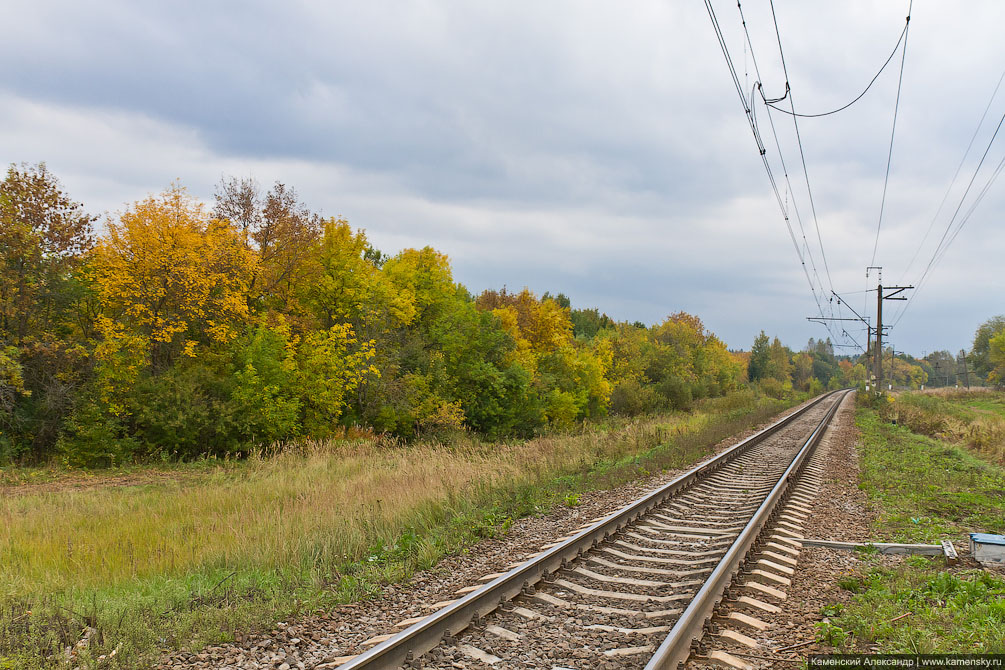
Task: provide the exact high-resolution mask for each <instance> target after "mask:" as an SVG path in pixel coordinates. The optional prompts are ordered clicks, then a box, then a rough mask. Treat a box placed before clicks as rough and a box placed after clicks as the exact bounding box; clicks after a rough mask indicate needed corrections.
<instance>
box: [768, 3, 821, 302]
mask: <svg viewBox="0 0 1005 670" xmlns="http://www.w3.org/2000/svg"><path fill="white" fill-rule="evenodd" d="M768 3H769V5H770V6H771V20H772V22H773V23H774V24H775V38H776V40H777V41H778V55H779V57H780V58H781V61H782V73H783V74H784V75H785V89H786V91H788V96H789V107H790V108H791V109H792V113H793V114H795V112H796V106H795V101H794V99H793V95H792V91H791V87H790V85H789V82H790V80H789V68H788V65H787V64H786V62H785V50H784V49H783V47H782V34H781V30H780V29H779V27H778V14H777V13H776V12H775V0H768ZM792 124H793V126H794V127H795V130H796V143H797V144H798V146H799V158H800V161H801V162H802V166H803V176H804V177H805V178H806V194H807V196H808V197H809V201H810V211H811V213H812V214H813V226H814V227H815V228H816V231H817V243H818V244H819V245H820V258H821V260H822V261H823V264H824V274H825V275H827V284H828V286H829V287H830V289H831V290H832V291H833V290H834V282H833V281H832V280H831V271H830V267H829V266H828V264H827V252H826V251H825V250H824V241H823V236H822V235H821V234H820V221H819V219H818V217H817V206H816V202H815V201H814V199H813V187H812V186H811V185H810V173H809V170H808V169H807V167H806V152H805V151H804V150H803V139H802V136H801V135H800V133H799V119H798V118H797V117H796V116H793V117H792Z"/></svg>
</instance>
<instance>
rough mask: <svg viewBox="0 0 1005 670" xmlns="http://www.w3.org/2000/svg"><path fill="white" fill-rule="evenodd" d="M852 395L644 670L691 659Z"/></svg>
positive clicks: (816, 433)
mask: <svg viewBox="0 0 1005 670" xmlns="http://www.w3.org/2000/svg"><path fill="white" fill-rule="evenodd" d="M850 392H851V390H850V389H844V390H841V391H835V392H834V393H840V394H841V397H840V398H839V399H838V400H837V401H836V402H835V403H834V404H833V405H832V406H831V407H830V409H828V411H827V413H826V414H825V415H824V417H823V419H821V420H820V423H819V424H817V426H816V428H815V429H814V430H813V432H812V433H811V434H810V436H809V437H808V438H807V439H806V441H805V442H804V443H803V445H802V447H800V449H799V452H798V453H797V454H796V456H795V457H794V458H793V459H792V462H791V463H790V464H789V466H788V467H787V468H786V469H785V472H784V473H783V474H782V476H781V478H780V479H779V480H778V483H777V484H775V486H774V487H773V488H772V489H771V492H770V493H769V494H768V496H767V497H766V498H765V499H764V502H763V503H761V505H760V507H758V508H757V511H756V512H754V516H753V517H752V518H751V520H750V521H749V522H748V523H747V525H746V526H744V528H743V530H742V531H741V532H740V535H739V536H738V537H737V538H736V540H734V542H733V544H732V545H731V546H730V548H729V549H728V550H727V551H726V555H725V556H723V558H722V560H721V561H720V562H719V564H718V565H717V566H716V567H715V569H714V570H713V571H712V574H711V575H709V577H708V579H707V580H706V581H705V583H704V584H703V585H702V587H701V589H699V591H698V593H697V595H695V597H694V599H692V600H691V602H690V603H689V604H688V606H687V608H685V610H684V612H683V613H682V614H681V616H680V618H679V619H677V622H676V623H675V624H674V626H673V628H671V629H670V632H669V633H667V636H666V638H665V639H664V640H663V643H662V644H661V645H660V646H659V648H658V649H657V650H656V653H655V654H653V656H652V658H651V659H650V660H649V662H648V663H647V664H646V666H645V670H676V668H677V667H678V664H680V663H683V662H684V661H686V660H687V659H688V657H689V656H690V655H691V644H692V642H693V641H695V640H699V639H701V637H702V635H703V632H704V627H705V622H706V621H707V620H708V619H709V618H711V616H712V613H713V611H714V610H715V607H716V606H717V605H718V604H719V602H720V601H721V600H722V597H723V594H724V593H725V591H726V589H727V588H728V587H729V585H730V584H731V583H732V581H733V578H734V576H735V575H736V574H737V572H738V571H739V570H740V568H741V567H742V565H743V564H744V562H745V561H746V558H747V554H748V553H749V552H750V550H751V548H752V547H753V546H754V544H755V543H756V542H757V539H758V537H759V536H760V534H761V532H763V530H764V529H765V527H766V525H767V523H768V521H769V520H770V519H771V517H772V516H773V514H774V512H775V509H776V508H777V506H778V504H779V503H780V502H781V501H782V500H783V499H784V497H785V493H786V492H787V491H788V488H789V486H790V485H791V484H792V482H793V481H794V480H795V478H796V477H797V476H798V474H799V471H800V470H801V469H802V467H803V465H804V464H805V463H806V461H807V460H808V459H809V458H810V456H811V455H812V453H813V450H814V449H815V448H816V445H817V444H818V443H819V442H820V439H821V438H822V437H823V434H824V431H825V430H826V429H827V426H828V424H829V423H830V421H831V419H832V418H833V416H834V414H836V413H837V409H838V407H839V406H840V405H841V403H842V402H843V401H844V398H845V397H846V396H847V395H848V393H850Z"/></svg>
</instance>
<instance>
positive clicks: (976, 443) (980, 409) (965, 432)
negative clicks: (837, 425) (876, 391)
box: [880, 389, 1005, 465]
mask: <svg viewBox="0 0 1005 670" xmlns="http://www.w3.org/2000/svg"><path fill="white" fill-rule="evenodd" d="M880 414H881V416H882V417H883V418H884V419H886V420H890V421H896V422H897V423H899V424H900V425H903V426H906V427H907V428H909V429H910V430H912V431H913V432H915V433H920V434H922V435H928V436H929V437H934V438H936V439H940V440H945V441H947V442H951V443H953V444H959V445H962V446H965V447H967V448H968V449H970V450H972V451H974V452H976V453H977V454H979V455H980V456H982V457H983V458H985V459H987V460H990V461H992V462H995V463H998V464H1001V465H1005V393H1002V392H1001V391H992V390H989V389H979V390H978V389H970V390H966V389H936V390H934V391H925V392H924V393H916V392H913V393H901V394H898V395H897V396H896V399H895V400H894V401H893V402H892V403H889V405H888V406H887V407H884V408H882V411H881V413H880Z"/></svg>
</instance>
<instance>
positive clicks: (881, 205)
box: [869, 0, 914, 265]
mask: <svg viewBox="0 0 1005 670" xmlns="http://www.w3.org/2000/svg"><path fill="white" fill-rule="evenodd" d="M913 8H914V0H911V2H910V4H909V5H908V7H907V25H905V26H904V49H903V51H901V54H900V78H899V79H898V80H897V100H896V102H895V103H894V104H893V128H892V129H891V130H890V149H889V151H888V152H887V154H886V177H885V178H884V179H883V197H882V199H881V200H880V203H879V221H878V222H877V223H876V241H875V242H873V245H872V260H870V261H869V265H875V264H876V251H877V250H878V249H879V231H880V230H881V229H882V227H883V210H884V209H886V189H887V186H888V185H889V184H890V164H891V163H892V162H893V139H894V137H895V136H896V134H897V113H898V112H899V111H900V90H901V88H902V87H903V84H904V62H905V61H906V60H907V39H908V37H910V34H909V33H910V28H911V10H912V9H913Z"/></svg>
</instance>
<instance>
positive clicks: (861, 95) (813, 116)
mask: <svg viewBox="0 0 1005 670" xmlns="http://www.w3.org/2000/svg"><path fill="white" fill-rule="evenodd" d="M909 13H910V12H909ZM909 21H910V16H908V23H905V25H904V29H903V30H901V31H900V37H898V38H897V43H896V44H895V45H894V47H893V51H891V52H890V55H889V57H887V59H886V61H885V62H884V63H883V65H882V66H881V67H880V68H879V71H878V72H876V74H875V76H873V78H872V79H871V80H870V81H869V84H868V85H867V86H866V87H865V89H863V91H862V92H861V93H859V94H858V95H857V96H855V98H854V99H853V100H852V101H851V102H849V103H847V104H845V105H841V106H840V107H838V108H837V109H832V110H830V111H829V112H820V113H818V114H802V113H797V112H791V111H789V110H787V109H785V108H784V107H777V106H776V103H778V102H781V101H782V100H784V99H785V98H786V97H788V95H789V88H788V87H786V89H785V95H783V96H782V97H781V98H775V99H772V100H769V99H767V98H764V104H766V105H767V106H768V107H771V109H774V110H775V111H778V112H781V113H782V114H789V115H791V116H798V117H799V118H801V119H818V118H820V117H822V116H830V115H831V114H837V113H838V112H843V111H844V110H846V109H848V108H849V107H851V106H852V105H854V104H855V103H856V102H858V101H859V100H861V99H862V98H864V97H865V94H866V93H868V92H869V89H870V88H872V85H873V84H875V83H876V80H877V79H879V75H881V74H883V71H884V70H885V69H886V66H887V65H889V64H890V61H892V60H893V57H894V56H896V55H897V51H898V50H899V49H900V43H901V42H903V41H904V37H905V36H906V35H907V26H908V25H909Z"/></svg>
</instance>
